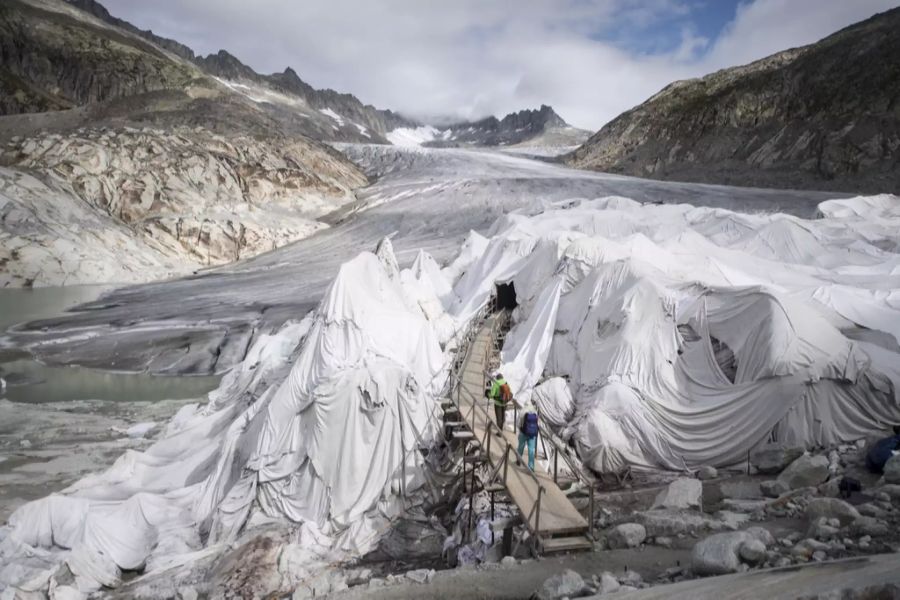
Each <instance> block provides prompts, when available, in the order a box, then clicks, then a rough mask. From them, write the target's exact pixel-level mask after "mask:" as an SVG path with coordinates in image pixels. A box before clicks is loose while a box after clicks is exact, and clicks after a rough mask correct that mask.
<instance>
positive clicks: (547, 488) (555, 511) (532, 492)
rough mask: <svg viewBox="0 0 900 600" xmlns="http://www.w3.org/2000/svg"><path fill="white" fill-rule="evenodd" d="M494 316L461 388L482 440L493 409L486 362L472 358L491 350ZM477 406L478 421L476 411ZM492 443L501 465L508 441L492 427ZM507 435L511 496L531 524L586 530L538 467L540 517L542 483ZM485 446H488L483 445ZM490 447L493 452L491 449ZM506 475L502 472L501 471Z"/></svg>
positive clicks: (494, 460) (544, 530) (475, 344)
mask: <svg viewBox="0 0 900 600" xmlns="http://www.w3.org/2000/svg"><path fill="white" fill-rule="evenodd" d="M492 319H493V317H492V318H490V319H488V321H486V322H485V325H484V326H483V327H482V329H481V330H480V331H479V332H478V335H477V336H476V337H475V339H474V340H473V341H472V349H471V351H470V353H469V357H468V358H467V360H466V363H465V364H464V365H463V376H462V378H461V379H462V385H461V388H460V395H459V402H460V410H461V412H462V414H463V415H465V416H466V417H467V418H466V419H464V420H465V422H466V424H467V426H468V427H469V428H470V429H472V430H473V433H474V434H475V436H476V437H477V438H478V439H485V432H486V431H487V429H488V428H489V427H490V420H491V419H493V412H492V411H490V410H489V408H490V407H489V405H488V403H487V401H486V400H485V399H484V397H483V395H482V387H481V384H482V382H483V376H482V373H483V362H482V361H481V360H477V361H476V360H472V357H473V356H479V357H483V356H484V353H485V352H486V351H488V350H489V344H490V343H491V337H490V333H491V324H492ZM473 409H474V420H473V415H472V411H473ZM491 436H492V439H491V443H490V444H488V445H486V447H483V448H482V450H483V451H484V452H486V453H487V454H488V456H487V458H488V461H489V462H490V463H491V464H492V465H493V466H494V467H497V466H499V465H500V464H501V463H502V462H503V455H504V453H505V452H504V450H505V449H506V444H504V442H503V441H502V440H501V439H500V436H499V435H498V434H497V431H496V429H493V428H491ZM503 438H504V439H505V440H506V441H508V442H509V443H510V444H511V445H512V447H513V449H512V450H509V465H508V466H507V479H506V482H505V485H506V489H507V492H508V493H509V496H510V498H512V500H513V502H514V503H515V504H516V506H517V507H518V508H519V511H520V512H521V513H522V515H523V516H524V517H525V518H526V520H527V522H528V526H529V528H530V529H531V530H532V531H535V526H536V525H537V526H538V527H540V530H539V531H538V532H537V533H538V534H539V535H542V536H543V535H554V534H557V535H558V534H563V533H575V534H578V533H584V532H586V531H587V529H588V524H587V521H586V520H585V519H584V517H582V516H581V514H580V513H579V512H578V510H577V509H576V508H575V507H574V506H573V505H572V503H571V502H570V501H569V499H568V498H567V497H566V495H565V494H563V493H562V491H561V490H560V489H559V487H558V486H557V485H556V484H555V483H554V482H553V478H552V477H551V476H550V475H549V474H548V473H545V472H542V471H540V470H538V471H537V472H536V473H535V475H536V476H537V479H538V481H539V482H540V484H541V485H542V486H543V488H544V493H543V494H541V507H540V509H541V510H540V519H538V517H537V511H536V509H535V505H536V503H537V496H538V484H537V483H536V482H535V480H534V479H533V478H532V477H531V474H530V471H529V469H528V466H527V465H526V464H524V462H523V464H520V465H517V464H516V460H515V459H516V457H515V453H514V449H515V445H516V442H517V440H516V435H515V433H514V432H513V431H510V430H505V431H504V432H503ZM483 446H485V445H484V444H483ZM488 448H490V452H489V453H488V452H487V450H488ZM501 477H502V473H501Z"/></svg>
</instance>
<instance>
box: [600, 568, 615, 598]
mask: <svg viewBox="0 0 900 600" xmlns="http://www.w3.org/2000/svg"><path fill="white" fill-rule="evenodd" d="M620 587H621V584H620V583H619V580H618V579H616V578H615V577H613V574H612V573H610V572H609V571H603V573H601V574H600V584H599V585H598V586H597V593H599V594H612V593H613V592H618V591H619V588H620Z"/></svg>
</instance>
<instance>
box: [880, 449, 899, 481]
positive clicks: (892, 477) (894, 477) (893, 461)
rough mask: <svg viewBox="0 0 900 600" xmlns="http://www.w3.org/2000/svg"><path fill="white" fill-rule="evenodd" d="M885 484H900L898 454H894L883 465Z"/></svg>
mask: <svg viewBox="0 0 900 600" xmlns="http://www.w3.org/2000/svg"><path fill="white" fill-rule="evenodd" d="M884 481H885V483H892V484H898V483H900V454H895V455H894V456H892V457H890V458H889V459H888V461H887V462H886V463H884Z"/></svg>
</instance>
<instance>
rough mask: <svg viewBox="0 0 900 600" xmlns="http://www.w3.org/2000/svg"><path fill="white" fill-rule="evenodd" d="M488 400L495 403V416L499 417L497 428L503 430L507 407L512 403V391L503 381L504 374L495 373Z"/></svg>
mask: <svg viewBox="0 0 900 600" xmlns="http://www.w3.org/2000/svg"><path fill="white" fill-rule="evenodd" d="M488 398H490V399H492V400H493V401H494V416H496V417H497V427H499V428H500V429H503V424H504V423H505V422H506V405H507V404H509V403H510V402H512V390H511V389H509V384H508V383H506V380H505V379H503V374H502V373H499V372H497V373H494V376H493V380H492V381H491V389H490V390H488Z"/></svg>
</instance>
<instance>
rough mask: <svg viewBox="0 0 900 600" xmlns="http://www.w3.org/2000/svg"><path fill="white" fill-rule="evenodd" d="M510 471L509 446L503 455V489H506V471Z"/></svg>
mask: <svg viewBox="0 0 900 600" xmlns="http://www.w3.org/2000/svg"><path fill="white" fill-rule="evenodd" d="M508 469H509V446H507V447H506V451H505V452H504V453H503V487H506V471H507V470H508Z"/></svg>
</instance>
